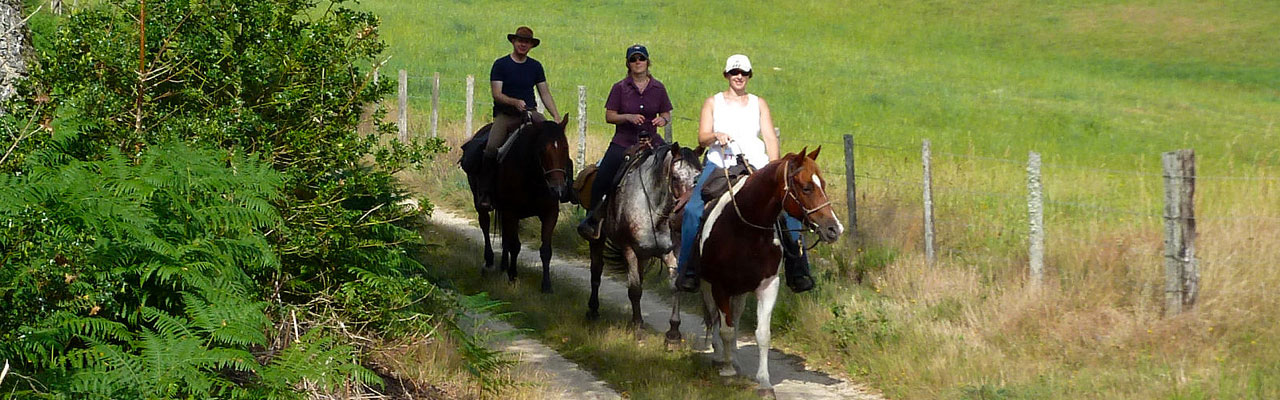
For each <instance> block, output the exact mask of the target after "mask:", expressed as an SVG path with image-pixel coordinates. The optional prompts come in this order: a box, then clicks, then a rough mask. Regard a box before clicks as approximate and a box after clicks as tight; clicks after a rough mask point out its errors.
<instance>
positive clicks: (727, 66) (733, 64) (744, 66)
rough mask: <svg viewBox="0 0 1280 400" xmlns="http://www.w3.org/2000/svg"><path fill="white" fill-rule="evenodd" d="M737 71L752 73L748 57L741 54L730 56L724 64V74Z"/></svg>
mask: <svg viewBox="0 0 1280 400" xmlns="http://www.w3.org/2000/svg"><path fill="white" fill-rule="evenodd" d="M735 69H740V70H743V71H747V72H751V60H750V59H747V56H744V55H741V54H734V55H731V56H729V59H728V60H725V62H724V72H729V71H732V70H735Z"/></svg>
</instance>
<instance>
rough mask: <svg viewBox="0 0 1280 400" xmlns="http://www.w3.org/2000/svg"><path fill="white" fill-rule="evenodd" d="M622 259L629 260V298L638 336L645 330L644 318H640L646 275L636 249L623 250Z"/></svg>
mask: <svg viewBox="0 0 1280 400" xmlns="http://www.w3.org/2000/svg"><path fill="white" fill-rule="evenodd" d="M622 257H623V258H624V259H626V260H627V297H628V298H630V299H631V328H632V329H633V330H635V331H636V334H637V335H638V334H639V333H640V330H641V329H643V328H644V318H641V317H640V295H641V294H643V291H644V286H642V285H643V284H644V275H643V274H641V271H640V259H639V258H637V257H636V249H635V248H634V247H631V246H624V247H623V248H622Z"/></svg>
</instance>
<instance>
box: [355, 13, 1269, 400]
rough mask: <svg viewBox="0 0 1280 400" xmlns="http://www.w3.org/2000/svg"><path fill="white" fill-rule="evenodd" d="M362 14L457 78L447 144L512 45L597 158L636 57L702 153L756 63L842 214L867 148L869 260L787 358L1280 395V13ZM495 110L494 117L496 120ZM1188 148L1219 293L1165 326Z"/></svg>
mask: <svg viewBox="0 0 1280 400" xmlns="http://www.w3.org/2000/svg"><path fill="white" fill-rule="evenodd" d="M360 7H362V8H364V9H368V10H373V11H375V12H377V13H378V14H379V15H381V16H382V17H383V18H384V25H383V27H382V29H381V31H380V32H381V35H382V38H383V39H385V40H386V41H387V43H388V44H389V50H388V55H390V56H391V60H390V61H388V63H387V64H386V66H384V69H383V74H386V75H394V73H393V72H391V71H394V70H395V69H400V68H403V69H406V70H408V71H409V73H410V75H413V76H415V77H427V76H430V75H431V73H432V72H440V73H441V75H442V84H443V88H442V95H441V97H442V99H443V100H444V101H443V103H444V109H443V112H442V117H441V119H442V121H445V122H444V123H442V126H443V127H444V128H445V132H446V133H445V135H448V136H449V137H451V138H458V137H462V136H465V135H466V133H465V132H461V128H460V127H461V120H462V116H463V112H462V109H463V106H462V104H461V101H462V98H463V89H462V88H463V83H462V82H463V77H464V76H465V75H467V74H472V75H475V76H477V77H478V78H479V80H480V81H481V82H480V88H479V90H478V96H477V97H478V98H479V99H487V96H485V94H484V93H486V92H485V90H486V88H487V87H486V86H484V85H483V81H484V79H485V78H484V77H485V76H486V74H487V71H488V68H489V65H490V63H491V62H492V61H493V59H495V58H497V57H499V56H502V55H504V54H506V53H507V52H509V51H510V47H509V45H508V44H507V42H506V41H505V39H504V37H505V34H506V33H509V32H511V31H513V30H514V28H515V27H516V26H517V25H529V26H531V27H533V29H534V32H535V34H536V36H538V37H539V38H541V39H542V40H543V44H542V46H540V47H539V48H537V49H535V50H534V51H533V54H532V55H533V56H534V57H535V58H538V59H539V60H541V61H542V62H543V63H544V65H545V66H546V67H547V68H548V73H549V81H550V83H551V85H552V89H553V91H554V93H555V96H556V100H557V103H558V105H559V106H560V110H561V112H567V113H574V114H576V112H577V106H576V95H577V91H576V88H575V87H576V86H577V85H585V86H586V87H587V90H588V100H587V106H588V107H589V108H588V110H589V111H588V113H589V118H590V120H591V122H590V123H589V124H588V130H589V136H590V140H589V143H588V159H592V160H594V158H596V157H599V154H600V151H601V150H602V149H603V143H605V142H606V140H607V139H608V136H609V133H610V132H611V131H612V130H611V129H610V127H609V126H607V125H605V124H604V123H603V110H602V109H601V107H602V105H603V103H604V98H605V96H606V94H607V90H608V88H609V86H610V85H611V84H612V83H613V82H615V81H616V80H618V79H620V78H622V75H623V65H622V62H621V61H622V51H623V49H624V48H625V47H626V46H628V45H630V44H632V43H643V44H645V45H647V46H648V47H649V50H650V52H651V55H652V56H653V60H654V61H653V72H654V74H655V76H657V77H658V78H659V79H661V80H662V81H663V82H664V83H666V85H667V87H668V89H669V91H670V93H671V96H672V102H673V103H674V104H675V107H676V111H675V113H674V114H675V115H676V117H677V119H676V128H675V135H676V139H677V140H678V141H682V142H689V141H691V140H692V138H693V137H694V134H695V130H696V121H695V119H696V118H695V116H696V114H697V112H698V110H697V108H698V107H699V105H700V104H701V101H702V100H703V99H704V98H706V97H707V96H709V95H711V94H712V93H714V92H716V91H718V90H723V88H724V86H725V84H724V81H723V80H722V78H721V77H720V75H719V68H720V66H722V65H723V62H724V59H725V57H727V56H728V55H729V54H732V53H739V52H740V53H745V54H748V55H749V56H751V58H752V61H753V63H754V64H755V66H756V70H757V73H756V76H755V78H753V81H752V83H751V86H750V89H751V91H752V92H754V93H757V94H759V95H761V96H763V97H765V98H766V99H767V100H768V101H769V102H770V105H771V107H772V109H773V114H774V120H775V123H776V124H777V125H778V126H779V127H780V128H781V130H782V133H783V150H784V151H797V150H799V149H800V148H801V147H804V146H809V147H812V146H815V145H819V144H821V145H823V146H824V152H823V155H822V157H821V158H820V159H819V161H820V162H821V163H822V165H823V168H824V171H826V174H825V175H826V176H827V177H828V180H829V181H832V182H833V185H832V186H833V187H832V188H831V192H832V193H843V190H844V182H843V179H844V176H843V175H844V167H843V161H844V160H843V158H842V157H841V155H840V150H841V147H840V146H841V145H840V140H841V139H840V137H841V135H844V134H851V135H853V136H854V138H855V140H856V142H857V143H858V144H859V145H860V146H859V147H857V148H856V149H855V153H856V158H857V168H858V174H859V175H861V176H863V177H861V178H859V181H858V191H859V200H858V202H859V204H858V205H859V209H858V211H857V212H858V219H859V229H858V236H859V242H858V243H838V244H836V245H834V246H820V247H818V249H817V251H818V253H819V255H820V257H818V258H819V259H818V260H816V261H815V264H816V265H817V271H818V274H819V276H820V277H821V279H820V287H821V289H820V290H819V291H817V292H816V293H813V294H812V295H806V296H799V297H797V298H796V299H798V300H795V301H789V300H788V301H783V302H781V303H780V304H779V305H778V311H777V313H778V316H777V318H776V319H775V320H776V321H777V322H778V323H777V324H776V326H779V328H776V329H775V331H777V332H778V334H777V336H775V345H776V346H777V347H782V348H788V349H791V350H796V351H799V352H801V353H802V354H804V355H805V356H806V357H807V358H809V359H810V360H811V361H814V362H817V363H820V364H825V363H830V364H831V365H832V366H833V367H835V368H839V369H842V370H844V371H845V372H847V373H848V374H849V375H851V376H854V377H855V378H856V379H857V380H860V381H865V382H868V383H869V384H870V385H871V386H873V387H875V388H877V389H880V390H882V391H884V392H885V393H886V394H887V395H889V397H891V398H973V399H983V398H1009V399H1016V398H1036V399H1040V398H1169V399H1184V398H1274V397H1280V386H1278V385H1277V384H1276V382H1277V381H1280V379H1277V377H1280V367H1277V366H1278V365H1280V346H1277V345H1276V344H1275V343H1274V341H1272V340H1266V339H1265V338H1268V337H1275V335H1277V334H1280V331H1278V330H1277V329H1278V328H1277V327H1276V326H1275V324H1274V322H1272V320H1273V319H1274V318H1272V317H1271V316H1274V315H1277V314H1280V300H1277V299H1276V298H1275V296H1274V295H1272V294H1271V293H1273V292H1274V290H1272V289H1270V288H1273V287H1275V286H1276V285H1280V276H1278V274H1276V273H1275V272H1274V268H1272V267H1271V266H1273V265H1275V264H1276V263H1278V262H1280V256H1277V255H1276V254H1275V252H1274V251H1273V250H1268V249H1274V248H1276V247H1277V246H1280V206H1278V205H1277V203H1276V202H1275V200H1274V199H1275V198H1276V196H1278V195H1280V179H1278V177H1280V147H1278V146H1276V145H1274V143H1280V129H1278V127H1277V126H1276V122H1277V119H1278V118H1280V58H1278V57H1276V56H1275V55H1276V54H1280V24H1277V22H1276V21H1280V3H1277V2H1273V1H1231V2H1225V1H1212V2H1193V1H1165V2H1136V1H1083V2H1065V1H1038V2H1031V1H1014V2H999V3H997V4H986V3H971V2H963V1H956V0H935V1H923V0H921V1H905V2H898V1H869V2H855V3H846V2H833V1H793V2H756V1H747V2H738V3H732V6H728V5H725V4H722V3H713V2H705V1H685V2H672V1H659V2H638V1H609V2H592V3H581V2H563V1H555V2H536V3H530V2H484V1H470V2H466V1H463V2H421V3H415V2H407V1H396V2H392V1H386V0H378V1H365V2H363V3H362V4H361V5H360ZM726 7H731V8H726ZM411 91H412V94H413V95H414V96H417V97H416V98H415V99H414V100H413V102H412V103H411V107H412V109H413V110H415V114H414V120H413V121H412V122H411V126H414V127H416V129H417V130H418V131H419V132H421V129H422V127H423V126H425V125H424V123H423V122H422V121H424V120H425V113H424V112H423V111H424V110H428V109H429V107H430V104H429V96H430V85H429V84H428V83H426V81H425V80H423V79H417V78H415V79H414V80H413V81H412V82H411ZM488 104H489V102H488V101H486V100H481V101H479V105H478V107H477V110H476V111H477V114H478V115H480V116H482V117H481V118H482V119H483V116H484V115H486V114H488V112H489V105H488ZM575 117H576V115H575ZM570 129H576V122H571V125H570ZM922 139H929V140H930V141H931V142H932V148H933V152H934V160H933V163H934V165H933V169H934V182H933V188H934V190H935V193H934V196H935V201H936V202H937V204H935V214H936V215H938V218H939V221H938V238H939V248H940V249H941V255H942V258H941V260H940V262H939V265H937V266H936V267H927V266H925V265H924V261H923V256H922V255H921V254H920V253H921V247H922V246H921V245H920V243H921V237H922V236H923V233H922V226H921V225H922V224H921V222H920V213H921V207H922V205H921V200H920V194H919V190H920V184H919V183H918V182H919V174H920V172H919V171H920V161H919V157H920V149H919V144H920V141H921V140H922ZM1180 148H1192V149H1195V151H1196V155H1197V161H1198V164H1197V170H1198V173H1199V175H1200V177H1201V178H1200V180H1199V181H1198V184H1197V193H1196V197H1197V210H1196V212H1197V217H1198V218H1199V220H1198V226H1197V229H1198V230H1199V232H1200V238H1199V241H1198V244H1197V246H1198V249H1197V251H1198V257H1199V258H1200V260H1201V273H1202V279H1203V280H1202V284H1203V286H1202V289H1201V301H1200V303H1199V305H1198V306H1197V308H1196V309H1194V310H1193V311H1191V312H1189V313H1187V314H1184V315H1182V316H1179V317H1177V318H1163V317H1162V316H1161V315H1160V314H1161V309H1160V307H1161V306H1160V301H1161V300H1160V299H1161V298H1160V296H1161V293H1160V290H1161V289H1160V287H1161V286H1160V285H1162V284H1163V281H1162V277H1161V268H1162V264H1161V262H1162V261H1161V259H1160V251H1161V240H1162V234H1161V229H1162V223H1163V221H1162V220H1161V218H1160V214H1161V212H1162V207H1163V204H1162V203H1163V198H1162V196H1163V182H1162V180H1161V177H1160V174H1161V171H1160V164H1159V157H1160V153H1161V152H1165V151H1171V150H1175V149H1180ZM1029 151H1035V152H1038V153H1040V154H1041V155H1042V156H1043V158H1044V163H1045V166H1044V169H1043V175H1044V187H1045V196H1046V199H1047V200H1048V201H1050V203H1049V204H1048V205H1047V206H1046V222H1047V226H1048V233H1049V239H1048V240H1049V243H1048V260H1047V262H1048V280H1047V284H1046V288H1045V289H1044V290H1043V291H1041V292H1038V293H1033V292H1030V291H1028V290H1025V289H1024V285H1023V281H1024V280H1025V274H1026V273H1025V272H1024V270H1025V268H1026V267H1025V263H1026V254H1025V252H1026V250H1025V247H1026V244H1025V243H1026V239H1025V235H1026V231H1027V228H1026V222H1025V218H1026V217H1025V215H1026V210H1025V204H1024V203H1025V200H1024V199H1025V197H1026V195H1025V193H1024V190H1025V189H1023V188H1024V187H1025V184H1026V183H1025V180H1026V178H1025V172H1024V170H1023V165H1024V164H1025V160H1026V157H1027V152H1029ZM433 168H435V169H434V170H432V171H431V173H429V174H428V175H429V180H431V181H433V182H435V183H434V184H433V183H427V184H424V187H425V189H424V190H425V193H426V195H427V196H429V197H431V198H432V199H433V200H434V199H436V198H442V199H454V200H450V201H446V202H442V204H457V205H458V206H459V209H464V208H462V207H463V206H465V203H466V201H465V200H466V197H465V191H461V190H459V189H463V190H465V183H460V181H459V176H460V175H459V174H449V173H442V172H443V171H444V169H445V168H447V166H437V167H433ZM459 192H461V193H459ZM836 197H839V198H838V199H835V200H836V202H837V207H838V208H839V209H840V210H843V209H844V208H845V206H844V198H843V196H836ZM566 214H568V213H566ZM564 219H566V222H576V218H575V217H571V216H568V215H566V216H565V218H564ZM566 230H568V231H566ZM571 230H572V224H571V223H562V224H561V227H560V228H559V231H560V232H561V233H559V234H557V242H556V243H557V245H558V246H560V247H562V248H565V249H571V250H575V251H578V252H580V253H581V252H583V251H584V249H585V246H583V245H582V244H581V243H580V242H577V241H575V240H573V236H572V234H571ZM855 281H856V282H855ZM566 307H572V308H569V309H580V308H581V306H580V303H572V304H570V305H568V306H566ZM834 310H840V312H842V313H844V314H842V315H843V316H845V318H844V319H843V320H841V319H838V318H836V316H835V314H834ZM855 316H856V317H855ZM832 320H841V321H843V322H841V323H839V324H835V325H832V324H829V323H828V322H829V321H832ZM562 334H564V335H571V334H572V333H570V332H564V333H562ZM841 335H844V336H841ZM877 335H879V336H877ZM841 337H858V338H862V337H866V340H844V341H842V340H839V339H840V338H841ZM877 337H878V338H880V339H879V340H875V339H872V338H877ZM1175 337H1176V338H1178V339H1173V338H1175ZM574 340H577V339H574ZM598 347H604V346H598ZM583 357H587V356H583ZM604 375H605V376H609V374H607V373H606V374H604Z"/></svg>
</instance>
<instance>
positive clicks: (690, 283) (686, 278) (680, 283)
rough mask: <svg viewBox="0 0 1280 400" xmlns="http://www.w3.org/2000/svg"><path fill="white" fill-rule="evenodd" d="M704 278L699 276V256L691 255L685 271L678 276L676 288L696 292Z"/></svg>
mask: <svg viewBox="0 0 1280 400" xmlns="http://www.w3.org/2000/svg"><path fill="white" fill-rule="evenodd" d="M701 283H702V278H700V277H698V257H689V261H688V262H687V263H686V265H685V266H684V273H682V274H680V276H677V277H676V290H680V291H685V292H690V293H696V292H697V291H698V285H699V284H701Z"/></svg>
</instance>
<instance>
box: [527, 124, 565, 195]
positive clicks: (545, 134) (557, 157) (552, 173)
mask: <svg viewBox="0 0 1280 400" xmlns="http://www.w3.org/2000/svg"><path fill="white" fill-rule="evenodd" d="M568 122H569V114H565V115H564V117H563V118H561V119H560V122H555V121H546V122H543V123H541V124H539V125H538V135H537V137H538V139H537V146H536V147H535V148H536V151H537V155H538V165H539V166H541V167H542V178H543V180H545V181H546V183H547V189H548V190H550V191H551V193H552V194H553V195H555V197H556V198H557V199H559V200H560V202H561V203H567V202H571V201H574V198H573V197H574V196H573V177H572V176H570V174H571V173H572V172H571V171H573V160H572V159H570V158H569V141H568V139H566V138H565V135H564V128H565V125H567V124H568Z"/></svg>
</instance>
